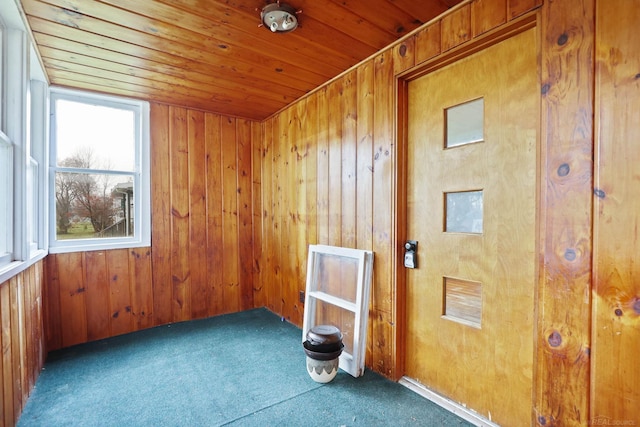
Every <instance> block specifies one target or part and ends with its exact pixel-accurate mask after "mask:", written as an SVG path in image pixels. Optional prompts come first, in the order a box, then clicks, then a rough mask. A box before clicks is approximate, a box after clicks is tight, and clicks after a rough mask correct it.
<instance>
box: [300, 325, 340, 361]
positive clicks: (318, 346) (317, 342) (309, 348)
mask: <svg viewBox="0 0 640 427" xmlns="http://www.w3.org/2000/svg"><path fill="white" fill-rule="evenodd" d="M306 338H307V340H306V341H305V342H304V343H302V346H303V347H304V352H305V354H306V355H307V356H309V357H310V358H312V359H315V360H333V359H337V358H338V357H340V354H342V349H343V348H344V344H343V343H342V333H341V332H340V329H338V328H337V327H335V326H332V325H316V326H314V327H313V328H311V329H309V331H308V332H307V335H306Z"/></svg>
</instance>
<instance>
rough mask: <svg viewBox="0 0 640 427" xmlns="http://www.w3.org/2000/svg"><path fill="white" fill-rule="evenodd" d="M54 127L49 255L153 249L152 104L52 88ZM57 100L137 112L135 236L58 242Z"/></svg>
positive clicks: (50, 164) (50, 167) (52, 137)
mask: <svg viewBox="0 0 640 427" xmlns="http://www.w3.org/2000/svg"><path fill="white" fill-rule="evenodd" d="M50 93H51V103H50V105H51V117H52V120H51V123H50V141H51V150H50V156H49V224H50V226H49V252H50V253H65V252H79V251H92V250H104V249H119V248H136V247H144V246H150V245H151V173H150V169H151V162H150V142H149V139H150V137H149V103H148V102H144V101H137V100H132V99H127V98H122V97H115V96H106V95H101V94H96V93H90V92H82V91H77V90H69V89H62V88H51V92H50ZM58 99H65V100H71V101H76V102H92V103H95V104H96V105H104V106H110V107H115V108H127V109H131V110H134V111H135V112H136V114H137V116H138V126H139V129H137V134H138V147H136V168H135V171H134V173H135V174H137V175H138V179H137V180H134V194H135V195H136V203H135V204H134V209H135V213H134V236H132V237H126V238H99V239H77V240H56V218H55V215H56V212H55V173H56V171H57V170H63V169H64V168H58V167H57V165H56V161H57V153H56V141H55V134H56V129H55V101H56V100H58ZM87 172H97V173H113V171H103V170H87Z"/></svg>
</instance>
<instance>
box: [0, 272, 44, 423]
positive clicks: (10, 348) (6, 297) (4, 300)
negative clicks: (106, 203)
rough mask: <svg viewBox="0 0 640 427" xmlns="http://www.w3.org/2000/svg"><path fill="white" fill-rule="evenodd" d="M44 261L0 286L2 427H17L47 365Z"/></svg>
mask: <svg viewBox="0 0 640 427" xmlns="http://www.w3.org/2000/svg"><path fill="white" fill-rule="evenodd" d="M42 273H43V261H39V262H37V263H35V264H33V265H32V266H31V267H29V268H27V269H26V270H24V271H22V272H20V273H18V274H17V275H15V276H14V277H12V278H10V279H9V280H7V281H6V282H4V283H0V349H1V350H2V353H0V397H1V399H0V425H6V426H13V425H16V423H17V420H18V417H19V416H20V414H21V412H22V409H23V407H24V404H25V403H26V401H27V397H28V396H29V393H30V392H31V390H32V389H33V387H34V385H35V382H36V379H37V377H38V375H39V373H40V370H41V369H42V366H43V363H44V352H45V339H44V338H45V335H44V330H43V323H42V314H43V313H42V303H41V302H42V293H41V292H42V289H43V287H42V283H41V282H40V281H42V280H43V279H44V276H43V274H42Z"/></svg>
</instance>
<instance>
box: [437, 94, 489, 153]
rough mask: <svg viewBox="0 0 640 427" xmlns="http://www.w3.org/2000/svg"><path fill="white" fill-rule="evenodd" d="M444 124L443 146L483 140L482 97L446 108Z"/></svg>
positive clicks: (448, 146)
mask: <svg viewBox="0 0 640 427" xmlns="http://www.w3.org/2000/svg"><path fill="white" fill-rule="evenodd" d="M445 126H446V132H445V135H446V141H445V148H451V147H457V146H459V145H465V144H471V143H474V142H480V141H482V140H484V99H482V98H480V99H476V100H475V101H469V102H465V103H464V104H460V105H456V106H454V107H450V108H447V109H446V110H445Z"/></svg>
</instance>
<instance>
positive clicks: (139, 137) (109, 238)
mask: <svg viewBox="0 0 640 427" xmlns="http://www.w3.org/2000/svg"><path fill="white" fill-rule="evenodd" d="M50 98H51V105H50V109H51V121H50V129H51V133H50V156H49V158H50V160H49V224H50V226H49V229H50V232H49V250H50V252H52V253H57V252H71V251H85V250H98V249H109V248H129V247H139V246H148V245H149V244H150V241H151V229H150V222H151V220H150V219H151V214H150V182H149V180H150V164H149V104H148V103H147V102H143V101H137V100H131V99H126V98H120V97H112V96H105V95H99V94H94V93H89V92H80V91H72V90H67V89H58V88H52V89H51V95H50Z"/></svg>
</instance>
